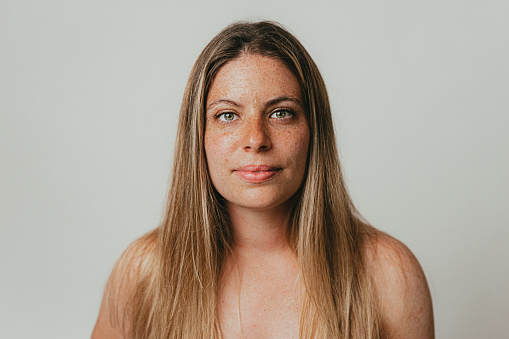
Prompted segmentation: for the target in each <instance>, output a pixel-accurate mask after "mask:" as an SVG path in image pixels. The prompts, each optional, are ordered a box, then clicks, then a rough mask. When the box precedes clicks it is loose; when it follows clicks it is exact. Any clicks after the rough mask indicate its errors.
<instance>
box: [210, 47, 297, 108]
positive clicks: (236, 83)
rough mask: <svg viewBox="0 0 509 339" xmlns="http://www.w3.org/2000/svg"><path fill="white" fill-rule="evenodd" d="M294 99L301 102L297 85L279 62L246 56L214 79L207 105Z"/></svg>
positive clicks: (272, 59) (223, 68)
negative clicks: (251, 99) (223, 100)
mask: <svg viewBox="0 0 509 339" xmlns="http://www.w3.org/2000/svg"><path fill="white" fill-rule="evenodd" d="M282 95H285V96H293V97H295V98H297V99H299V100H300V99H301V90H300V86H299V82H298V81H297V78H296V77H295V75H294V74H293V73H292V72H291V71H290V69H289V68H288V67H287V66H286V65H285V64H284V63H283V62H282V61H281V60H279V59H276V58H271V57H266V56H261V55H256V54H254V55H253V54H247V55H242V56H241V57H239V58H237V59H234V60H231V61H229V62H228V63H226V64H225V65H224V66H223V67H221V68H220V69H219V71H218V73H217V74H216V76H215V77H214V80H213V81H212V84H211V86H210V89H209V93H208V95H207V103H208V102H210V101H212V100H214V99H217V98H220V97H229V98H235V99H242V98H249V97H258V98H259V97H273V96H282Z"/></svg>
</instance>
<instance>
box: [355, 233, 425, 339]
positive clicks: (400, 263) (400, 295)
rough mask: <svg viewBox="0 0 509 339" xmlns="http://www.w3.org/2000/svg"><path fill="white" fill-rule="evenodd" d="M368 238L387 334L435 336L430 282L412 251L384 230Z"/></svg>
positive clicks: (369, 264) (369, 266)
mask: <svg viewBox="0 0 509 339" xmlns="http://www.w3.org/2000/svg"><path fill="white" fill-rule="evenodd" d="M365 240H366V241H365V249H366V261H367V269H368V270H369V272H370V273H371V275H372V278H373V283H374V288H375V291H376V294H377V296H378V301H379V306H380V315H381V318H382V319H381V320H382V324H383V328H384V332H385V337H386V338H407V339H408V338H434V324H433V308H432V303H431V296H430V292H429V288H428V283H427V281H426V277H425V275H424V272H423V270H422V268H421V265H420V264H419V262H418V261H417V259H416V258H415V256H414V255H413V253H412V252H411V251H410V250H409V249H408V248H407V247H406V246H405V245H404V244H403V243H402V242H400V241H398V240H396V239H394V238H392V237H391V236H389V235H387V234H384V233H382V232H368V234H367V235H365Z"/></svg>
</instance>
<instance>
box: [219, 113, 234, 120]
mask: <svg viewBox="0 0 509 339" xmlns="http://www.w3.org/2000/svg"><path fill="white" fill-rule="evenodd" d="M217 117H218V118H219V120H221V121H224V122H230V121H233V120H236V119H238V116H237V114H235V113H233V112H224V113H221V114H219V115H218V116H217Z"/></svg>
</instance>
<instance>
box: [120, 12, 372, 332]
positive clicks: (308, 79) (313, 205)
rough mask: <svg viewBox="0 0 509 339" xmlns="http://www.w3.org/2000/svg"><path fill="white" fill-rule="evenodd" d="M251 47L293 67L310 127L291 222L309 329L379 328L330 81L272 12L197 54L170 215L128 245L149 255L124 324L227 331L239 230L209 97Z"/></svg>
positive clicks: (303, 322) (133, 252)
mask: <svg viewBox="0 0 509 339" xmlns="http://www.w3.org/2000/svg"><path fill="white" fill-rule="evenodd" d="M246 53H247V54H259V55H263V56H268V57H272V58H277V59H279V60H281V61H282V62H283V63H284V64H285V65H286V66H287V67H288V68H289V69H290V70H291V71H292V72H293V73H294V75H295V76H296V78H297V79H298V81H299V84H300V87H301V91H302V98H303V101H304V105H305V112H306V115H307V119H308V124H309V129H310V146H309V153H308V169H307V174H306V177H305V179H304V183H303V185H302V187H301V189H300V190H299V192H298V193H297V194H296V196H295V197H294V199H293V201H294V203H293V207H292V211H291V216H290V220H289V224H288V239H289V243H290V245H291V246H292V248H293V249H294V251H295V253H296V255H297V257H298V262H299V269H300V275H301V279H302V286H303V298H302V307H301V310H302V312H301V319H300V330H299V331H300V337H301V338H310V337H319V338H378V337H379V336H380V331H381V329H380V327H381V326H380V322H379V320H378V314H377V305H376V301H375V298H374V297H373V291H372V290H373V289H372V287H371V279H370V277H369V275H368V272H367V270H366V268H365V266H366V265H365V259H364V254H363V239H364V237H363V235H362V234H361V233H363V232H365V231H366V230H367V226H366V225H365V224H364V223H363V222H362V221H361V219H360V217H359V216H358V213H357V212H356V210H355V208H354V206H353V204H352V201H351V199H350V198H349V195H348V193H347V190H346V187H345V184H344V181H343V177H342V174H341V168H340V163H339V159H338V154H337V149H336V141H335V137H334V129H333V123H332V117H331V111H330V106H329V99H328V96H327V92H326V88H325V84H324V81H323V79H322V77H321V75H320V72H319V71H318V68H317V66H316V65H315V63H314V62H313V60H312V59H311V57H310V56H309V54H308V53H307V51H306V50H305V49H304V47H303V46H302V45H301V44H300V43H299V41H298V40H297V39H296V38H295V37H294V36H293V35H292V34H290V33H289V32H288V31H287V30H286V29H284V28H283V27H281V26H280V25H279V24H276V23H274V22H268V21H261V22H254V23H253V22H238V23H234V24H232V25H230V26H228V27H226V28H225V29H224V30H223V31H222V32H220V33H219V34H218V35H217V36H216V37H214V38H213V39H212V41H211V42H210V43H209V44H208V45H207V46H206V47H205V49H204V50H203V52H202V53H201V54H200V56H199V57H198V59H197V61H196V63H195V64H194V67H193V69H192V71H191V75H190V77H189V81H188V83H187V86H186V90H185V94H184V98H183V102H182V107H181V111H180V120H179V126H178V132H177V141H176V147H175V158H174V165H173V177H172V181H171V186H170V191H169V195H168V200H167V206H166V213H165V217H164V220H163V222H162V224H161V225H160V227H159V228H158V229H156V230H155V231H153V232H152V233H150V234H148V235H146V236H145V237H144V238H143V239H141V240H139V241H138V243H137V244H134V245H133V246H131V247H130V249H128V250H127V251H126V253H125V254H124V257H125V258H140V257H144V258H145V260H144V261H143V262H142V263H141V264H139V265H137V266H136V267H137V272H138V273H137V274H136V278H135V283H134V286H135V288H134V290H133V291H132V293H131V295H132V297H131V299H130V304H129V307H127V308H126V309H125V317H124V320H125V323H128V324H129V325H128V326H126V325H124V328H126V331H127V332H129V336H130V337H133V338H220V337H221V330H220V327H219V323H218V318H217V314H216V307H217V293H218V287H219V282H220V277H221V273H222V268H223V263H224V259H225V257H226V256H227V255H228V254H229V253H230V251H231V246H232V241H233V234H232V229H231V225H230V222H229V218H228V214H227V213H226V211H225V209H224V207H223V205H222V202H221V197H220V196H219V195H218V194H217V192H215V190H214V187H213V185H212V183H211V181H210V178H209V175H208V171H207V163H206V155H205V150H204V143H203V137H204V128H205V118H204V107H205V102H206V96H207V92H208V90H209V88H210V85H211V82H212V80H213V79H214V76H215V75H216V74H217V72H218V70H219V69H220V68H221V67H222V66H223V65H225V64H226V63H227V62H229V61H231V60H233V59H235V58H238V57H239V56H241V55H242V54H246ZM140 244H150V245H140ZM149 252H150V254H148V253H149ZM148 257H150V260H147V259H146V258H148ZM123 260H127V259H123ZM131 265H132V264H131ZM113 276H115V273H114V274H113ZM126 319H127V320H126Z"/></svg>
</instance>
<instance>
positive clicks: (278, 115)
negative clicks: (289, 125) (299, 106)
mask: <svg viewBox="0 0 509 339" xmlns="http://www.w3.org/2000/svg"><path fill="white" fill-rule="evenodd" d="M290 115H292V112H290V111H289V110H286V109H282V110H279V111H275V112H274V113H272V114H271V115H270V118H276V119H284V118H288V117H289V116H290Z"/></svg>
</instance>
